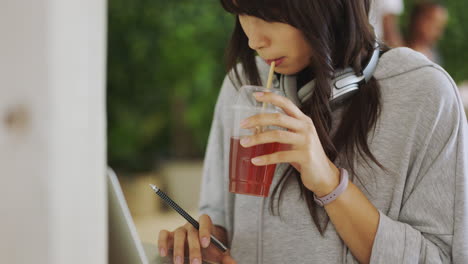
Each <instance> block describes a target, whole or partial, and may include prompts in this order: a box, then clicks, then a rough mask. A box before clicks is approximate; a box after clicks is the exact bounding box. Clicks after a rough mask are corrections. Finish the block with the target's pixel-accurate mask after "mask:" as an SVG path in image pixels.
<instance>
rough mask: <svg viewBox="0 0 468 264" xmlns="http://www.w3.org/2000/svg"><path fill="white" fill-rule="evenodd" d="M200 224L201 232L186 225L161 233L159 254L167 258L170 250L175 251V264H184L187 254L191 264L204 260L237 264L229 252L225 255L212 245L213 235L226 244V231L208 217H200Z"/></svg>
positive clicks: (198, 263)
mask: <svg viewBox="0 0 468 264" xmlns="http://www.w3.org/2000/svg"><path fill="white" fill-rule="evenodd" d="M199 223H200V231H199V230H197V229H195V228H194V227H193V226H192V225H191V224H190V223H186V224H185V225H183V226H181V227H179V228H177V229H176V230H174V231H173V232H169V231H167V230H162V231H161V232H159V239H158V248H159V254H160V255H161V256H162V257H165V256H167V253H168V251H169V249H173V256H174V263H176V264H183V263H184V256H185V254H187V253H188V255H189V258H190V263H191V264H201V263H202V259H203V260H209V261H215V262H218V263H223V264H235V263H236V262H235V261H234V260H233V259H232V258H231V256H229V252H226V253H223V252H222V251H221V250H220V249H218V248H217V247H216V246H215V245H212V244H211V243H210V236H211V234H213V235H214V236H215V237H216V238H218V239H219V240H220V241H222V242H223V243H226V240H227V239H226V237H227V234H226V230H225V229H224V228H222V227H219V226H214V225H213V224H212V222H211V218H210V217H209V216H208V215H202V216H200V219H199Z"/></svg>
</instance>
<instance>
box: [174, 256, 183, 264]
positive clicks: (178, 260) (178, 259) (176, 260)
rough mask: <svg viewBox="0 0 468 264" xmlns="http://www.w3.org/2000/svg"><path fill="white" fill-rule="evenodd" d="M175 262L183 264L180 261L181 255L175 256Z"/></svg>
mask: <svg viewBox="0 0 468 264" xmlns="http://www.w3.org/2000/svg"><path fill="white" fill-rule="evenodd" d="M175 262H176V264H183V262H182V257H181V256H177V257H176V258H175Z"/></svg>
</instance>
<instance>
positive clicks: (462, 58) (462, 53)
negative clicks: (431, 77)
mask: <svg viewBox="0 0 468 264" xmlns="http://www.w3.org/2000/svg"><path fill="white" fill-rule="evenodd" d="M418 1H420V0H405V14H404V15H403V16H402V18H401V25H402V28H403V31H404V32H406V27H407V26H408V20H409V13H410V11H411V8H412V7H413V6H414V4H415V3H417V2H418ZM440 2H442V3H443V4H444V5H445V7H446V8H447V10H448V13H449V21H448V25H447V29H446V31H445V34H444V36H443V38H442V39H441V41H440V42H439V45H438V48H439V51H440V53H441V55H442V57H443V61H444V65H443V67H444V68H445V69H446V70H447V71H448V72H449V73H450V75H451V76H452V77H453V78H454V79H455V81H456V82H462V81H465V80H468V67H467V66H468V65H467V63H468V52H467V50H468V16H466V14H465V13H466V10H468V1H466V0H450V1H440Z"/></svg>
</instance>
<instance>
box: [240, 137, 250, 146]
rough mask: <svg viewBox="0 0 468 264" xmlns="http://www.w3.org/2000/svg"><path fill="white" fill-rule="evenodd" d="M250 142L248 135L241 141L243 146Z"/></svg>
mask: <svg viewBox="0 0 468 264" xmlns="http://www.w3.org/2000/svg"><path fill="white" fill-rule="evenodd" d="M249 142H250V138H248V137H245V138H243V139H241V141H240V143H241V145H242V146H245V145H246V144H248V143H249Z"/></svg>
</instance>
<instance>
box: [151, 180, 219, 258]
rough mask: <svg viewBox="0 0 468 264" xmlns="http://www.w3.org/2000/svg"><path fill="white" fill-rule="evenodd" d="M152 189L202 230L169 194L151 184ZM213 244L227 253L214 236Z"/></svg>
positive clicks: (212, 237)
mask: <svg viewBox="0 0 468 264" xmlns="http://www.w3.org/2000/svg"><path fill="white" fill-rule="evenodd" d="M150 186H151V188H152V189H153V191H154V192H155V193H156V194H157V195H159V197H161V199H163V201H164V202H165V203H166V204H167V205H169V206H170V207H172V208H173V209H174V210H176V211H177V212H178V213H179V214H180V215H181V216H183V217H184V218H185V219H186V220H187V221H188V222H189V223H190V224H192V225H193V227H195V228H196V229H197V230H199V229H200V224H199V223H198V222H197V221H196V220H195V219H193V217H191V216H190V215H189V214H188V213H187V212H186V211H185V210H184V209H182V208H181V207H180V206H179V205H178V204H176V203H175V202H174V201H173V200H172V199H171V198H169V196H167V194H165V193H164V192H163V191H161V190H160V189H159V188H158V187H156V186H155V185H153V184H150ZM211 242H212V243H213V244H214V245H215V246H216V247H218V248H219V249H221V250H222V251H223V252H226V251H227V249H228V248H227V247H226V246H225V245H224V244H223V243H222V242H221V241H219V240H218V239H217V238H216V237H214V236H213V235H211Z"/></svg>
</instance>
